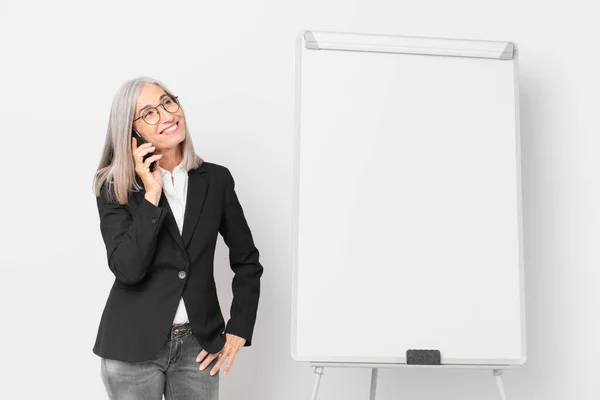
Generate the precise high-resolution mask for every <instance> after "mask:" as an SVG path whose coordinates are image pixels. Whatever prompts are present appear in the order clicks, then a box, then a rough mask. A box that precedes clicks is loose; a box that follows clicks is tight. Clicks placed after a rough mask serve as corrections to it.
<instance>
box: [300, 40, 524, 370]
mask: <svg viewBox="0 0 600 400" xmlns="http://www.w3.org/2000/svg"><path fill="white" fill-rule="evenodd" d="M304 49H307V50H335V51H339V50H342V51H366V52H386V53H405V54H420V55H432V56H456V57H478V58H493V59H498V60H509V61H512V63H513V66H514V77H515V80H514V93H515V143H516V147H515V151H516V160H517V165H516V174H517V176H516V182H517V196H518V199H517V207H518V215H517V218H518V231H519V232H518V242H519V295H520V297H521V301H520V315H521V349H522V357H521V358H520V359H498V360H490V359H468V360H462V359H461V360H455V359H452V360H447V361H448V362H447V363H444V358H443V355H442V364H441V365H440V366H441V367H450V368H452V367H454V368H461V367H467V368H503V369H506V368H507V367H510V366H520V365H523V364H524V363H525V362H526V361H527V333H526V317H525V311H526V298H525V271H524V246H523V201H522V197H523V196H522V173H521V165H522V161H521V132H520V113H519V108H520V107H519V69H518V68H519V67H518V59H519V56H518V54H519V52H518V48H517V45H516V44H515V43H513V42H499V41H482V40H465V39H449V38H430V37H415V36H392V35H376V34H361V33H341V32H323V31H310V30H301V31H299V32H298V34H297V36H296V53H295V84H294V157H293V160H294V161H293V164H294V165H293V190H292V192H293V193H292V235H291V236H292V300H291V325H292V329H291V342H290V345H291V355H292V358H293V359H294V360H296V361H307V362H311V363H312V365H313V366H317V365H319V366H326V365H331V366H365V367H370V366H380V367H381V366H385V365H388V366H400V367H403V366H406V367H418V366H417V365H407V364H406V358H405V357H404V358H400V360H403V361H402V362H400V363H398V362H385V361H384V362H382V363H374V362H373V361H372V360H373V358H370V359H369V361H367V360H360V359H356V357H354V358H355V360H353V361H348V358H349V357H344V358H343V359H340V357H328V358H326V359H319V358H318V357H317V358H309V357H303V356H299V355H298V354H297V352H296V344H297V334H298V332H297V328H298V327H297V325H296V324H297V321H298V313H297V294H298V288H297V282H298V279H297V278H298V264H297V261H298V223H299V213H298V202H299V177H300V134H301V126H300V121H301V98H302V93H301V89H302V53H303V51H304ZM429 367H433V366H429Z"/></svg>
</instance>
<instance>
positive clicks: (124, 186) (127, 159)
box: [92, 76, 204, 204]
mask: <svg viewBox="0 0 600 400" xmlns="http://www.w3.org/2000/svg"><path fill="white" fill-rule="evenodd" d="M146 83H153V84H155V85H158V86H160V87H161V88H162V89H163V90H164V91H165V92H166V93H167V94H168V95H170V96H173V95H174V94H173V93H171V91H170V90H169V89H167V87H166V86H165V85H164V84H163V83H162V82H160V81H159V80H157V79H154V78H150V77H147V76H141V77H138V78H135V79H131V80H128V81H126V82H125V83H124V84H123V85H122V86H121V87H120V88H119V90H118V91H117V93H116V95H115V97H114V99H113V102H112V106H111V109H110V116H109V119H108V129H107V131H106V139H105V141H104V149H103V151H102V158H101V159H100V163H99V165H98V169H97V170H96V174H95V176H94V180H93V184H92V186H93V190H94V194H95V195H96V197H98V196H100V191H101V189H102V186H103V185H104V184H105V183H106V184H107V189H108V193H107V194H108V198H109V200H110V201H111V202H112V201H115V200H116V201H117V202H118V203H119V204H127V203H128V197H129V192H130V191H136V192H137V191H140V190H141V189H143V186H142V185H140V184H139V183H138V182H137V180H136V179H135V161H134V159H133V156H132V154H131V151H132V146H131V133H132V129H133V117H134V114H135V106H136V103H137V98H138V95H139V94H140V91H141V90H142V86H144V84H146ZM181 112H182V113H183V117H184V119H185V112H184V110H183V108H181ZM180 146H181V151H182V157H183V160H182V167H183V168H184V169H185V170H186V171H189V170H190V169H194V168H197V167H199V166H200V165H201V164H202V162H203V161H204V160H203V159H202V158H200V157H199V156H198V155H196V152H195V150H194V144H193V143H192V138H191V137H190V133H189V131H188V124H187V120H186V124H185V139H184V141H183V142H182V143H180Z"/></svg>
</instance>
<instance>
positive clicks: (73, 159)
mask: <svg viewBox="0 0 600 400" xmlns="http://www.w3.org/2000/svg"><path fill="white" fill-rule="evenodd" d="M91 4H92V3H89V2H74V1H73V2H65V1H53V2H42V1H36V2H7V1H3V2H1V3H0V38H1V40H2V48H1V51H2V62H1V63H0V71H1V73H0V79H1V81H0V84H1V85H0V87H1V88H2V96H0V99H1V100H0V124H1V130H2V139H3V140H2V145H3V146H2V153H1V154H2V162H3V173H2V185H1V187H2V192H1V196H0V198H1V203H0V207H1V209H2V221H1V223H0V226H1V228H0V229H1V231H0V234H1V239H2V251H0V257H2V258H1V259H0V267H1V268H2V280H1V282H2V283H1V285H2V286H1V287H0V293H1V296H2V297H1V299H0V300H1V301H0V304H2V314H1V315H2V317H3V324H2V327H1V328H2V329H1V330H0V331H1V332H2V333H1V335H2V336H1V338H2V350H3V351H2V360H3V362H2V363H1V364H0V365H1V368H2V381H3V385H2V391H3V393H2V397H3V398H19V399H37V398H45V399H50V398H52V399H82V398H86V399H105V398H106V394H105V392H104V388H103V386H102V382H101V380H100V368H99V367H100V362H99V361H100V359H99V358H98V357H97V356H96V355H95V354H93V353H92V351H91V348H92V345H93V342H94V339H95V335H96V331H97V326H98V323H99V318H100V314H101V312H102V309H103V307H104V302H105V301H106V296H107V295H108V291H109V289H110V285H111V284H112V280H113V277H112V274H111V273H110V271H109V270H108V267H107V266H106V263H105V261H106V260H105V257H106V253H105V249H104V245H103V243H102V238H101V236H100V231H99V223H98V215H97V209H96V203H95V198H94V197H93V194H92V190H91V182H92V177H93V174H94V172H95V169H96V167H97V164H98V161H99V158H100V152H101V148H102V145H103V143H104V137H105V133H106V125H107V122H108V112H109V109H110V102H111V101H112V98H113V95H114V93H115V91H116V90H117V88H118V86H119V85H120V84H121V83H122V82H124V81H125V80H127V79H130V78H133V77H135V76H138V75H150V76H154V77H156V78H158V79H161V80H163V81H164V82H165V83H166V84H167V85H168V86H169V88H171V89H172V90H173V91H174V92H175V93H176V94H177V95H179V96H180V99H181V101H182V104H184V107H185V109H186V112H187V116H188V124H189V127H190V131H191V135H192V136H193V139H194V143H195V145H196V149H197V152H198V154H199V155H200V156H202V157H204V158H205V159H206V160H207V161H212V162H216V163H219V164H222V165H225V166H227V167H229V168H230V169H231V171H232V173H233V175H234V177H235V179H236V189H237V192H238V195H239V197H240V201H241V202H242V205H243V207H244V210H245V212H246V215H247V219H248V222H249V224H250V227H251V229H252V232H253V235H254V238H255V241H256V244H257V247H258V248H259V250H260V251H261V262H262V263H263V265H264V267H265V274H264V275H263V280H262V282H263V285H262V295H261V303H260V308H259V314H258V320H257V325H256V329H255V332H254V340H253V345H252V346H251V347H249V348H244V349H243V350H242V351H241V352H240V354H239V355H238V357H237V359H236V363H235V365H234V367H233V368H232V370H231V371H230V373H229V374H228V375H224V376H222V377H221V399H223V400H233V399H256V400H259V399H260V400H266V399H278V400H279V399H286V400H287V399H290V400H296V399H308V398H310V394H311V390H312V384H313V379H314V374H313V372H312V369H310V368H309V367H308V366H307V365H306V364H304V363H299V362H295V361H293V360H292V358H291V355H290V300H291V299H290V289H291V264H290V260H291V241H290V230H291V212H292V204H291V199H292V196H291V193H292V179H291V178H292V151H293V140H292V139H293V83H294V45H295V37H296V33H297V32H298V31H299V30H301V29H312V30H325V31H340V32H359V33H382V34H398V35H407V36H430V37H456V38H465V39H484V40H507V41H514V42H515V43H517V45H518V46H519V51H520V73H521V76H520V92H521V99H520V103H521V134H522V139H523V142H522V152H523V196H524V197H523V199H524V204H523V206H524V208H523V211H524V217H525V219H524V234H525V237H524V239H525V240H524V242H525V246H526V248H525V265H526V273H525V280H526V297H527V316H528V320H527V322H528V324H527V333H528V361H527V363H526V364H525V366H524V367H523V368H521V369H518V370H514V371H508V372H506V373H505V384H506V391H507V395H508V398H509V399H511V400H517V399H540V400H541V399H544V400H558V399H567V398H568V399H577V400H583V399H586V400H587V399H596V398H598V395H599V392H600V386H599V385H600V384H599V383H595V382H598V381H597V380H596V379H595V378H596V375H597V374H596V370H597V359H598V355H599V353H600V344H598V338H599V337H600V322H599V320H600V316H599V315H600V313H599V312H598V309H599V308H600V292H599V291H598V290H597V286H598V283H599V281H600V272H599V270H598V268H597V265H598V262H599V261H600V254H599V249H600V247H599V246H598V233H599V232H598V229H599V228H600V206H599V205H600V187H599V185H598V181H599V172H598V171H600V165H599V162H598V158H597V156H596V154H597V151H598V150H597V149H598V146H599V145H600V139H599V136H598V119H597V115H598V106H599V102H598V92H599V91H600V79H599V75H598V73H599V71H600V58H599V56H598V51H597V49H596V47H597V46H598V44H597V41H596V40H595V38H597V37H598V36H599V34H600V28H597V27H596V28H593V27H594V26H597V24H596V22H597V21H596V14H595V13H594V12H593V11H592V7H593V3H591V2H584V1H582V0H574V1H571V2H569V3H568V4H567V3H559V2H544V1H541V0H538V1H529V2H525V3H524V2H520V1H516V0H512V1H503V2H500V1H497V2H485V1H483V2H482V1H454V2H444V1H427V0H421V1H411V2H408V1H406V2H399V1H380V0H370V1H365V0H362V1H356V0H355V1H350V0H346V1H325V0H319V1H315V0H307V1H303V2H299V1H297V2H291V1H281V0H280V1H271V2H267V1H263V2H256V1H235V2H232V1H228V2H202V3H198V2H194V3H192V2H165V1H163V2H156V1H143V2H142V1H140V2H118V3H117V2H102V3H95V4H94V5H91ZM142 38H144V39H145V40H141V39H142ZM218 246H219V248H218V252H217V255H216V257H217V261H216V262H217V264H216V269H217V270H218V276H217V285H218V288H219V295H220V298H221V305H222V307H223V308H224V312H225V314H226V315H225V316H226V317H227V316H228V315H227V314H228V309H229V300H230V296H231V294H230V282H231V276H232V273H231V271H230V270H229V268H228V264H227V260H226V256H227V252H226V247H225V246H224V244H223V242H222V240H221V239H220V240H219V244H218ZM594 381H595V382H594ZM369 382H370V370H368V369H338V370H327V369H326V370H325V375H324V376H323V379H322V382H321V389H320V396H319V399H320V400H326V399H345V400H354V399H357V400H358V399H366V398H368V395H369ZM496 396H497V393H496V388H495V387H494V381H493V377H492V375H491V373H490V372H489V371H445V370H444V371H440V370H422V369H420V370H394V369H389V370H380V373H379V385H378V397H377V399H378V400H385V399H396V398H397V399H407V398H410V399H461V400H465V399H468V400H471V399H473V400H474V399H482V398H490V399H494V398H497V397H496Z"/></svg>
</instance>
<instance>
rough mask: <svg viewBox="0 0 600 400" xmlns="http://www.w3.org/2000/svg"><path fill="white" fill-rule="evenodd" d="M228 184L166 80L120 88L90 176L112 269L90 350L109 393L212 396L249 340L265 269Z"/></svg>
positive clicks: (131, 396)
mask: <svg viewBox="0 0 600 400" xmlns="http://www.w3.org/2000/svg"><path fill="white" fill-rule="evenodd" d="M136 136H137V137H138V139H136ZM138 140H139V143H140V144H139V145H138ZM151 154H152V155H151ZM144 159H145V160H144ZM153 163H154V165H152V164H153ZM151 165H152V167H151ZM234 186H235V183H234V180H233V177H232V175H231V173H230V171H229V169H227V168H226V167H224V166H221V165H219V164H215V163H210V162H206V161H203V160H202V159H201V158H200V157H198V156H197V155H196V154H195V151H194V146H193V143H192V140H191V138H190V136H189V132H188V128H187V125H186V120H185V114H184V112H183V109H182V108H181V106H180V104H179V100H178V99H177V97H176V96H175V95H174V94H173V93H171V91H169V90H168V89H167V88H166V86H165V85H164V84H163V83H161V82H159V81H157V80H155V79H151V78H148V77H139V78H137V79H133V80H130V81H127V82H125V83H124V84H123V85H122V86H121V88H120V89H119V90H118V92H117V94H116V96H115V98H114V100H113V104H112V108H111V111H110V119H109V124H108V131H107V134H106V140H105V144H104V151H103V155H102V160H101V162H100V165H99V168H98V171H97V172H96V175H95V177H94V192H95V194H96V199H97V204H98V213H99V215H100V230H101V233H102V238H103V240H104V244H105V246H106V251H107V261H108V267H109V269H110V271H111V272H112V273H113V274H114V276H115V281H114V283H113V285H112V288H111V290H110V294H109V296H108V299H107V301H106V306H105V308H104V311H103V313H102V317H101V319H100V326H99V329H98V334H97V338H96V342H95V344H94V347H93V352H94V353H95V354H97V355H98V356H100V357H101V367H102V370H101V371H102V372H101V377H102V380H103V383H104V385H105V387H106V391H107V392H108V395H109V398H111V399H144V400H148V399H157V400H160V399H162V395H163V394H164V395H165V398H166V399H167V400H169V399H177V398H194V399H202V400H214V399H218V389H219V371H220V368H221V367H222V366H223V365H224V363H225V362H226V364H225V368H224V371H223V373H227V372H228V371H229V369H230V368H231V366H232V365H233V362H234V360H235V357H236V354H237V353H238V351H239V350H240V349H241V348H242V347H245V346H250V345H251V340H252V333H253V330H254V324H255V320H256V314H257V307H258V299H259V295H260V277H261V276H262V273H263V267H262V265H261V264H260V262H259V252H258V250H257V248H256V247H255V245H254V242H253V239H252V234H251V233H250V229H249V227H248V224H247V222H246V219H245V217H244V213H243V210H242V207H241V206H240V203H239V201H238V197H237V195H236V192H235V189H234ZM219 233H220V234H221V235H222V236H223V239H224V241H225V243H226V244H227V246H228V247H229V260H230V264H231V268H232V270H233V271H234V273H235V274H234V278H233V282H232V288H233V294H234V295H233V300H232V304H231V310H230V315H231V318H230V319H229V321H228V322H227V325H225V321H224V319H223V315H222V313H221V309H220V306H219V301H218V298H217V291H216V286H215V281H214V275H213V259H214V252H215V245H216V242H217V237H218V234H219ZM226 360H227V361H226Z"/></svg>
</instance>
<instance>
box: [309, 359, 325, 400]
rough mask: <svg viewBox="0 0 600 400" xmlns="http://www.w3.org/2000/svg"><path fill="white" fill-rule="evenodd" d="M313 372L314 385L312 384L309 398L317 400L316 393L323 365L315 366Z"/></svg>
mask: <svg viewBox="0 0 600 400" xmlns="http://www.w3.org/2000/svg"><path fill="white" fill-rule="evenodd" d="M315 374H316V377H315V385H314V386H313V392H312V397H311V400H317V393H318V392H319V383H321V375H323V367H315Z"/></svg>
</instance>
